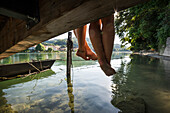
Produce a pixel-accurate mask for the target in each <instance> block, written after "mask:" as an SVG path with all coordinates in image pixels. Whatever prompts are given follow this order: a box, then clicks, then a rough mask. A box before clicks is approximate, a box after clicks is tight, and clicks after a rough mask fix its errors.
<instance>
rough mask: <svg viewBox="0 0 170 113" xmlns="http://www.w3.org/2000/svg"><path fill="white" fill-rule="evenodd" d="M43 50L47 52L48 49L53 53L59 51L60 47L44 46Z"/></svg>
mask: <svg viewBox="0 0 170 113" xmlns="http://www.w3.org/2000/svg"><path fill="white" fill-rule="evenodd" d="M44 47H45V50H48V48H52V49H53V51H59V48H60V46H44Z"/></svg>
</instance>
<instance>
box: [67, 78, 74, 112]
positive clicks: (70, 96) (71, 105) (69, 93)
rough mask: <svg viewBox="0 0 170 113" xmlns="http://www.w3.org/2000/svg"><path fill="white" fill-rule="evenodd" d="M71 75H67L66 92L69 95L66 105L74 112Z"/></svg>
mask: <svg viewBox="0 0 170 113" xmlns="http://www.w3.org/2000/svg"><path fill="white" fill-rule="evenodd" d="M72 82H73V81H72V80H71V76H70V75H67V92H68V97H69V102H68V105H69V107H70V109H71V113H74V95H73V84H72Z"/></svg>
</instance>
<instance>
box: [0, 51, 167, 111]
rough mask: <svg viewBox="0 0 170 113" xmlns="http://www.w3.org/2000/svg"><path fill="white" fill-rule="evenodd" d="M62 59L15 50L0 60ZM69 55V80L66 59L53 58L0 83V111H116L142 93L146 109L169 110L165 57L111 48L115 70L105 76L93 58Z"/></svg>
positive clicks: (4, 62) (60, 55)
mask: <svg viewBox="0 0 170 113" xmlns="http://www.w3.org/2000/svg"><path fill="white" fill-rule="evenodd" d="M65 58H66V54H65V53H48V54H47V53H45V54H42V53H41V54H40V53H37V54H35V53H34V54H16V55H14V56H11V57H9V58H6V59H4V60H1V61H0V64H10V63H17V62H25V61H29V60H31V59H39V60H40V59H62V60H64V59H65ZM73 60H74V61H73V69H72V76H71V78H70V79H69V78H66V75H65V73H66V72H65V71H66V70H65V68H66V66H65V61H60V60H57V61H56V62H55V64H54V65H53V66H52V70H49V71H47V72H44V73H41V74H38V75H35V76H32V78H30V77H27V78H24V79H22V78H21V79H13V80H8V81H4V82H0V112H7V113H10V112H15V111H16V112H21V113H25V112H27V113H29V112H31V113H73V112H75V113H117V112H118V111H119V108H116V107H115V106H116V104H117V103H119V102H121V101H123V100H128V99H130V98H136V97H141V98H143V99H144V101H145V102H146V110H147V113H170V82H169V81H170V61H164V60H159V59H155V58H149V57H142V56H134V55H133V56H132V55H130V54H128V53H115V54H113V56H112V61H111V64H112V67H114V69H115V70H116V71H117V74H115V75H114V76H112V77H107V76H105V74H104V73H103V72H102V71H101V69H100V67H99V64H98V63H97V62H96V61H84V60H82V59H80V58H79V57H76V56H75V55H73ZM9 71H10V70H9Z"/></svg>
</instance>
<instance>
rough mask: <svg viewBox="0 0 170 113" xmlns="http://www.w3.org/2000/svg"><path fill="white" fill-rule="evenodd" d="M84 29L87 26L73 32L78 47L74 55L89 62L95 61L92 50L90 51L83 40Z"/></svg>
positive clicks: (84, 35)
mask: <svg viewBox="0 0 170 113" xmlns="http://www.w3.org/2000/svg"><path fill="white" fill-rule="evenodd" d="M86 28H87V25H85V26H83V27H80V28H77V29H75V30H73V31H74V34H75V36H76V37H77V39H78V46H79V48H78V51H77V53H76V55H77V56H80V57H82V58H83V59H85V60H90V59H92V60H97V56H96V54H95V53H93V52H92V50H91V49H90V47H89V46H88V44H87V42H86V40H85V38H86Z"/></svg>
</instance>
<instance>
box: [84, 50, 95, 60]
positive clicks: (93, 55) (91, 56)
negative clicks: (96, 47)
mask: <svg viewBox="0 0 170 113" xmlns="http://www.w3.org/2000/svg"><path fill="white" fill-rule="evenodd" d="M86 53H87V57H89V58H90V59H92V60H97V55H96V54H95V53H94V52H93V51H92V50H91V49H86Z"/></svg>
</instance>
